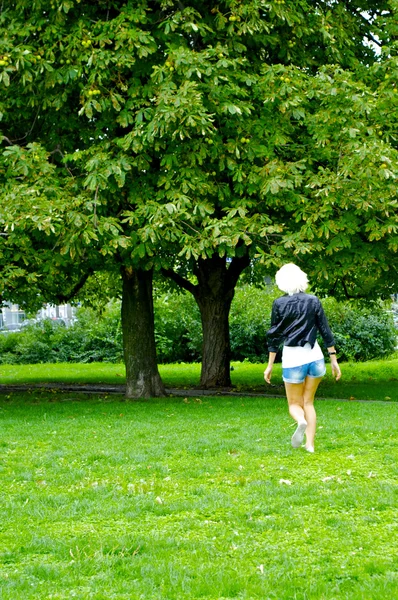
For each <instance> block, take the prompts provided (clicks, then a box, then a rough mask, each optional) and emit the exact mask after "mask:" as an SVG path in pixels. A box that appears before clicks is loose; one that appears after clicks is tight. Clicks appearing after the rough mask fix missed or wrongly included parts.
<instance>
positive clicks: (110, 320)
mask: <svg viewBox="0 0 398 600" xmlns="http://www.w3.org/2000/svg"><path fill="white" fill-rule="evenodd" d="M122 349H123V344H122V332H121V325H120V306H119V305H118V304H117V303H115V304H110V305H109V306H108V307H107V310H106V311H105V312H104V314H103V315H102V316H99V315H98V314H97V313H95V312H94V311H93V310H91V309H80V310H79V311H78V320H77V322H76V323H75V324H74V325H73V326H71V327H64V326H61V325H59V324H58V323H54V322H53V321H51V320H50V319H46V320H44V321H41V322H40V323H36V324H34V325H29V326H28V327H26V329H24V330H23V331H21V332H19V333H12V334H6V335H0V362H1V363H3V364H5V363H13V364H36V363H57V362H102V361H106V362H119V361H121V360H122Z"/></svg>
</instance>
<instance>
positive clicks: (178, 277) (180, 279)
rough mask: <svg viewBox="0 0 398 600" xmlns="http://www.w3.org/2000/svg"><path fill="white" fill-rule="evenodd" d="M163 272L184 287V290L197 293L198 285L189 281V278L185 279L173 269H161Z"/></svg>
mask: <svg viewBox="0 0 398 600" xmlns="http://www.w3.org/2000/svg"><path fill="white" fill-rule="evenodd" d="M161 273H162V275H164V277H169V278H170V279H171V280H172V281H174V283H176V284H177V285H178V286H180V287H182V288H183V289H184V290H187V292H190V293H191V294H193V295H195V292H196V287H197V286H196V285H194V284H193V283H191V282H190V281H188V279H185V277H182V276H181V275H179V274H178V273H176V272H175V271H173V269H161Z"/></svg>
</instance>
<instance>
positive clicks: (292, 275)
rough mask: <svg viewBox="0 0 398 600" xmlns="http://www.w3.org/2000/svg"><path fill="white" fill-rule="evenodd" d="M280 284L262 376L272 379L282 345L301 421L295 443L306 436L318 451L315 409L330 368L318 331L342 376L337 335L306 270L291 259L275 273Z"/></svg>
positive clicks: (289, 392) (292, 402)
mask: <svg viewBox="0 0 398 600" xmlns="http://www.w3.org/2000/svg"><path fill="white" fill-rule="evenodd" d="M275 280H276V285H277V286H278V288H279V289H280V290H282V292H285V293H286V295H285V296H282V297H281V298H278V299H277V300H275V301H274V303H273V305H272V317H271V329H270V330H269V331H268V332H267V340H268V350H269V359H268V366H267V368H266V369H265V371H264V379H265V381H266V382H267V383H271V374H272V368H273V365H274V361H275V357H276V353H277V351H278V348H279V346H280V345H281V344H283V352H282V376H283V381H284V383H285V389H286V396H287V401H288V404H289V413H290V415H291V416H292V417H293V419H294V420H295V421H296V423H297V429H296V431H295V432H294V434H293V437H292V446H293V448H299V447H300V446H301V444H302V442H303V440H304V435H305V436H306V444H305V449H306V450H307V451H308V452H314V447H315V446H314V440H315V428H316V413H315V409H314V397H315V392H316V390H317V388H318V385H319V384H320V382H321V379H322V377H323V376H324V375H325V373H326V367H325V359H324V357H323V353H322V350H321V348H320V346H319V344H318V342H317V339H316V338H317V333H318V332H319V333H320V334H321V336H322V338H323V341H324V343H325V346H326V347H327V350H328V353H329V356H330V362H331V366H332V373H333V375H334V376H335V378H336V381H337V380H338V379H340V377H341V371H340V367H339V365H338V364H337V358H336V350H335V347H334V339H333V334H332V332H331V330H330V327H329V324H328V322H327V319H326V317H325V313H324V312H323V308H322V304H321V303H320V301H319V299H318V298H317V297H316V296H311V295H310V294H305V293H304V292H305V290H306V289H307V287H308V279H307V275H306V274H305V273H304V272H303V271H302V270H301V269H300V268H299V267H298V266H297V265H294V264H292V263H289V264H287V265H284V266H283V267H282V268H281V269H279V271H278V272H277V274H276V277H275Z"/></svg>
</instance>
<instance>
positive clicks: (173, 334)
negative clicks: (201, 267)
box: [154, 293, 202, 363]
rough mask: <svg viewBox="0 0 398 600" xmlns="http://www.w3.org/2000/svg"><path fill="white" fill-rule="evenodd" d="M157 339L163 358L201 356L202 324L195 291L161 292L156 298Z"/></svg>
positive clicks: (188, 359)
mask: <svg viewBox="0 0 398 600" xmlns="http://www.w3.org/2000/svg"><path fill="white" fill-rule="evenodd" d="M154 308H155V339H156V350H157V355H158V359H159V362H161V363H172V362H193V361H198V360H200V357H201V350H202V349H201V345H202V324H201V319H200V313H199V309H198V307H197V304H196V302H195V300H194V298H193V296H192V295H191V294H186V293H183V294H179V293H175V294H161V295H157V296H156V297H155V300H154Z"/></svg>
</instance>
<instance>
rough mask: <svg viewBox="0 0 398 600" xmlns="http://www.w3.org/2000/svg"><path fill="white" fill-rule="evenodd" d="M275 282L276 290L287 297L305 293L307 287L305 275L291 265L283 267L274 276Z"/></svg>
mask: <svg viewBox="0 0 398 600" xmlns="http://www.w3.org/2000/svg"><path fill="white" fill-rule="evenodd" d="M275 281H276V285H277V286H278V288H279V289H280V290H282V292H285V293H286V294H289V296H291V295H292V294H297V293H298V292H305V290H306V289H307V287H308V278H307V275H306V273H304V271H302V270H301V269H300V267H298V266H297V265H295V264H293V263H288V264H286V265H283V267H281V268H280V269H279V271H278V272H277V274H276V275H275Z"/></svg>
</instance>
